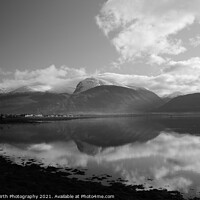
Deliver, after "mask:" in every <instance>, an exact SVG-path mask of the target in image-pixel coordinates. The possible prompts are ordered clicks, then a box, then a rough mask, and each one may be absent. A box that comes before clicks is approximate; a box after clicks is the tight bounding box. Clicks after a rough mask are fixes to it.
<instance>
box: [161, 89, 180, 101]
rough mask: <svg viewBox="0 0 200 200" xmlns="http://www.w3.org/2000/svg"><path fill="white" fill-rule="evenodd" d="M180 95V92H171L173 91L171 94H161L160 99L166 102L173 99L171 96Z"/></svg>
mask: <svg viewBox="0 0 200 200" xmlns="http://www.w3.org/2000/svg"><path fill="white" fill-rule="evenodd" d="M181 95H183V93H182V92H173V93H171V94H168V95H164V96H162V99H163V101H164V102H166V103H167V102H168V101H170V100H171V99H173V98H175V97H178V96H181Z"/></svg>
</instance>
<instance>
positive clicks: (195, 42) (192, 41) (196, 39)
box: [189, 35, 200, 47]
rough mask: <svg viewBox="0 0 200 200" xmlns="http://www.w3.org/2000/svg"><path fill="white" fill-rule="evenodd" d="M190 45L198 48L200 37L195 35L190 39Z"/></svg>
mask: <svg viewBox="0 0 200 200" xmlns="http://www.w3.org/2000/svg"><path fill="white" fill-rule="evenodd" d="M189 41H190V45H192V46H193V47H198V46H199V45H200V35H197V36H196V37H194V38H190V39H189Z"/></svg>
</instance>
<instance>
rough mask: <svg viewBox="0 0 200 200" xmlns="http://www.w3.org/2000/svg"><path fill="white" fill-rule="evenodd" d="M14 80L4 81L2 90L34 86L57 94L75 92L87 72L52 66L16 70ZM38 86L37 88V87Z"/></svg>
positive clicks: (1, 85) (80, 69)
mask: <svg viewBox="0 0 200 200" xmlns="http://www.w3.org/2000/svg"><path fill="white" fill-rule="evenodd" d="M13 76H14V78H10V79H4V80H3V81H2V83H0V88H8V89H15V88H19V87H21V86H27V85H32V88H33V89H34V88H35V87H37V88H38V87H39V88H41V89H43V90H45V89H46V90H49V89H51V88H53V89H54V91H57V92H73V90H74V88H75V87H76V84H77V83H78V82H79V81H80V80H81V79H84V78H85V76H86V71H85V69H84V68H79V69H76V68H69V67H67V66H61V67H56V66H54V65H51V66H49V67H47V68H44V69H36V70H32V71H29V70H24V71H20V70H16V71H15V73H14V74H13ZM35 84H36V85H37V86H36V85H35Z"/></svg>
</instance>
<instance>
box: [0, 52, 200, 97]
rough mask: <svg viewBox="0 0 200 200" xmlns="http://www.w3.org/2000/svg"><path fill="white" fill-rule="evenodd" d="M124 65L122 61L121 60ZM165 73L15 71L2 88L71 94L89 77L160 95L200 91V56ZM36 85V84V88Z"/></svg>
mask: <svg viewBox="0 0 200 200" xmlns="http://www.w3.org/2000/svg"><path fill="white" fill-rule="evenodd" d="M120 62H121V61H120ZM149 62H151V64H153V63H158V62H160V63H162V62H163V60H162V58H160V57H159V56H157V55H152V56H151V60H150V61H149ZM167 62H168V64H167V65H165V67H164V68H163V70H162V73H161V74H159V75H154V76H146V75H131V74H129V75H128V74H116V73H100V72H98V71H97V72H95V73H94V74H88V73H86V71H85V69H84V68H80V69H74V68H69V67H65V66H63V67H55V66H50V67H47V68H45V69H40V70H35V71H34V70H33V71H27V70H25V71H19V70H16V72H15V73H14V78H13V79H12V78H10V79H5V80H4V81H3V82H2V83H0V88H12V89H13V88H18V87H20V86H23V85H31V87H32V89H34V90H42V91H45V90H52V91H54V92H68V93H72V92H73V91H74V90H75V87H76V85H77V84H78V82H79V81H81V80H83V79H85V78H87V77H91V76H93V77H96V78H99V79H103V80H105V81H108V82H111V83H113V84H116V85H122V86H123V85H124V86H125V85H128V86H137V87H144V88H147V89H149V90H151V91H153V92H155V93H156V94H158V95H160V96H164V95H168V94H172V93H176V92H180V93H182V94H188V93H196V92H200V57H194V58H191V59H188V60H183V61H172V60H171V61H169V60H168V61H167ZM35 83H36V85H34V84H35Z"/></svg>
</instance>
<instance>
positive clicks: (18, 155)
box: [0, 117, 200, 198]
mask: <svg viewBox="0 0 200 200" xmlns="http://www.w3.org/2000/svg"><path fill="white" fill-rule="evenodd" d="M199 121H200V119H199V118H150V117H132V118H131V117H124V118H123V117H122V118H98V119H80V120H69V121H57V122H51V123H39V124H0V155H1V156H3V157H5V158H6V159H9V160H11V161H12V162H13V163H15V164H18V165H24V166H26V165H29V164H30V163H31V162H34V163H36V164H38V165H40V166H41V167H44V168H45V167H48V166H53V167H55V168H56V169H57V170H58V171H66V172H69V171H70V170H71V175H69V177H72V178H73V177H76V178H78V179H80V180H86V181H96V182H101V183H102V184H103V185H110V184H112V182H115V181H120V182H123V184H126V185H143V187H144V190H150V189H167V190H168V191H179V192H181V193H182V194H183V195H184V197H186V198H188V197H200V156H199V155H200V123H199ZM30 161H31V162H30Z"/></svg>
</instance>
